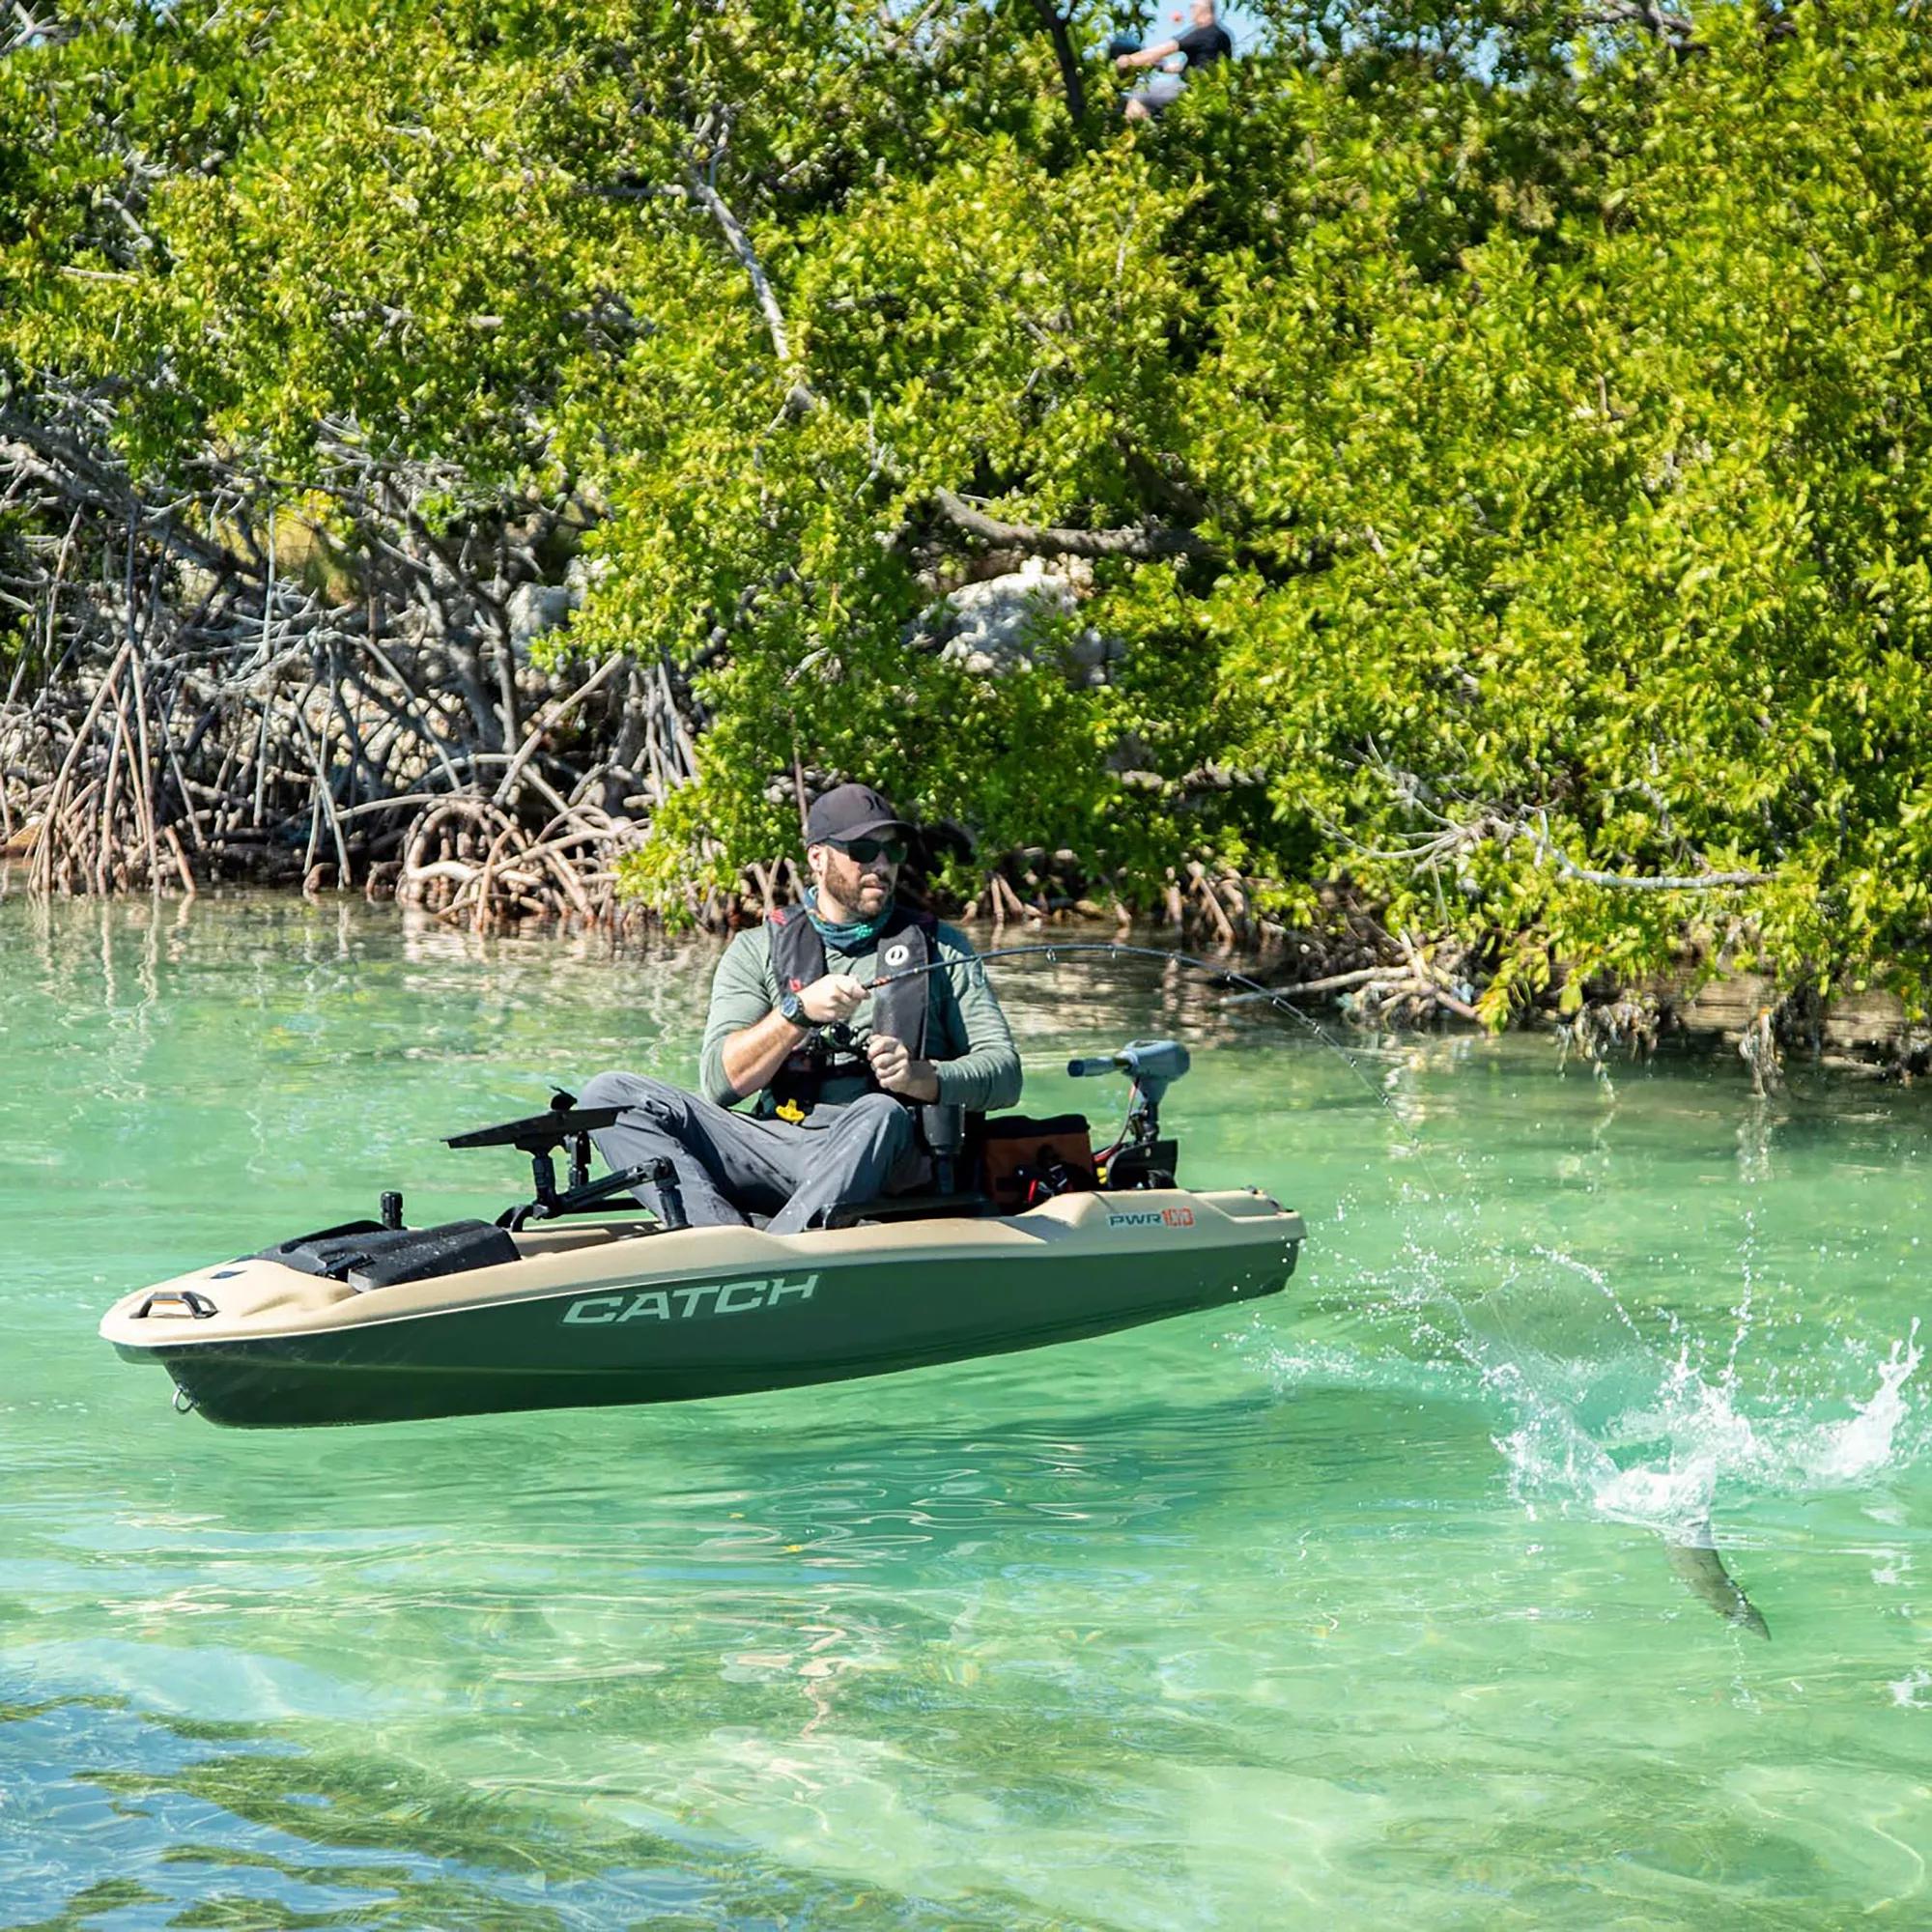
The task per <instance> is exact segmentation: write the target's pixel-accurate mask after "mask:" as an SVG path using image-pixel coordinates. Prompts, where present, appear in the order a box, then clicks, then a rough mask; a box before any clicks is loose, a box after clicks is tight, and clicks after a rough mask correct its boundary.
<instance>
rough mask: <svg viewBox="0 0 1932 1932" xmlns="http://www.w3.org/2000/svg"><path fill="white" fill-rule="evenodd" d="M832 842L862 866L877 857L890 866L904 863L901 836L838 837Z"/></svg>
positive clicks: (903, 848)
mask: <svg viewBox="0 0 1932 1932" xmlns="http://www.w3.org/2000/svg"><path fill="white" fill-rule="evenodd" d="M832 842H833V843H834V844H835V845H837V846H838V849H839V851H841V852H845V853H849V854H850V855H851V857H853V858H854V859H856V860H858V862H859V863H860V865H862V866H869V865H871V864H872V863H873V862H874V861H875V860H879V859H883V860H885V861H886V863H887V864H888V865H892V866H902V865H904V864H905V855H906V845H905V840H904V839H903V838H849V839H845V838H838V839H834V840H833V841H832Z"/></svg>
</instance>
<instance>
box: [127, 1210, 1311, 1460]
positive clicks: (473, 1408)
mask: <svg viewBox="0 0 1932 1932" xmlns="http://www.w3.org/2000/svg"><path fill="white" fill-rule="evenodd" d="M1302 1234H1303V1230H1302V1224H1301V1221H1300V1217H1299V1216H1298V1215H1295V1214H1293V1213H1292V1212H1288V1211H1285V1210H1283V1209H1282V1208H1279V1207H1277V1206H1276V1204H1275V1203H1274V1202H1272V1201H1270V1200H1268V1199H1267V1198H1266V1197H1265V1196H1263V1195H1259V1194H1254V1193H1251V1192H1230V1193H1225V1194H1191V1193H1187V1192H1185V1191H1183V1190H1180V1189H1166V1190H1146V1191H1141V1192H1135V1193H1121V1194H1112V1195H1109V1194H1088V1195H1080V1196H1062V1197H1060V1198H1059V1199H1057V1200H1055V1201H1052V1202H1048V1203H1045V1204H1043V1205H1042V1206H1041V1207H1039V1208H1033V1209H1030V1210H1028V1211H1027V1212H1026V1213H1023V1214H1016V1215H1011V1216H1004V1217H991V1216H988V1217H984V1218H978V1219H964V1220H961V1219H953V1220H931V1221H925V1220H921V1221H912V1222H900V1223H881V1224H878V1225H861V1226H859V1227H856V1228H848V1229H840V1230H827V1231H814V1232H812V1233H809V1234H803V1235H795V1236H767V1235H765V1234H763V1233H762V1232H760V1231H756V1230H753V1229H741V1228H730V1229H724V1228H701V1229H696V1228H695V1229H688V1230H681V1231H679V1232H677V1233H675V1234H666V1233H648V1234H641V1233H640V1231H639V1224H637V1223H635V1222H634V1223H629V1224H623V1225H619V1224H612V1223H598V1224H592V1225H589V1226H574V1227H564V1226H561V1225H557V1226H554V1227H551V1228H539V1229H534V1230H531V1231H528V1232H526V1234H523V1235H520V1236H518V1237H517V1245H518V1247H519V1249H520V1250H521V1251H522V1252H520V1255H519V1258H518V1259H517V1260H515V1261H513V1262H508V1263H505V1264H499V1265H497V1266H492V1267H485V1268H479V1269H475V1270H471V1271H469V1272H468V1273H465V1274H459V1275H455V1276H445V1277H441V1278H439V1279H435V1280H428V1281H417V1282H411V1283H407V1284H403V1285H401V1286H396V1287H386V1288H381V1289H377V1290H373V1291H368V1292H360V1293H358V1292H357V1291H356V1290H355V1288H354V1287H353V1286H351V1285H350V1284H349V1283H346V1282H338V1281H333V1280H322V1281H319V1280H317V1279H315V1278H314V1277H312V1276H309V1275H306V1274H299V1273H298V1272H296V1271H295V1270H294V1269H292V1268H289V1267H287V1266H284V1265H283V1264H280V1263H279V1262H276V1261H274V1260H270V1259H267V1258H264V1257H254V1258H250V1259H249V1260H246V1261H242V1262H236V1263H231V1264H226V1265H225V1266H223V1267H217V1268H208V1269H203V1270H200V1271H199V1272H197V1273H195V1274H191V1275H185V1276H182V1277H180V1278H179V1279H178V1280H176V1281H173V1282H169V1283H164V1284H161V1285H160V1286H159V1287H158V1288H157V1289H155V1290H148V1291H143V1292H141V1293H137V1294H133V1295H129V1296H127V1297H126V1298H124V1300H122V1301H121V1302H119V1303H117V1304H116V1306H115V1307H114V1308H113V1309H111V1310H110V1311H109V1312H108V1314H107V1316H106V1317H105V1318H104V1319H103V1321H102V1322H101V1333H102V1335H103V1336H104V1337H105V1338H106V1339H107V1340H109V1341H111V1342H112V1343H113V1344H114V1345H115V1346H116V1348H117V1349H119V1350H120V1351H121V1352H122V1354H124V1355H126V1356H129V1357H132V1358H135V1359H145V1360H152V1361H158V1362H159V1363H161V1364H162V1365H163V1366H164V1367H165V1368H166V1369H167V1371H168V1373H169V1375H170V1376H171V1377H172V1378H173V1380H174V1382H175V1385H176V1388H177V1390H178V1391H179V1396H178V1400H179V1401H181V1402H183V1403H185V1404H187V1405H191V1406H193V1407H195V1408H197V1409H199V1410H200V1411H201V1413H202V1414H203V1415H205V1416H207V1417H208V1418H209V1419H210V1420H211V1421H213V1422H217V1423H222V1424H227V1425H230V1426H234V1427H241V1428H290V1427H298V1428H299V1427H314V1426H322V1425H333V1424H344V1423H362V1422H391V1421H405V1420H412V1419H418V1418H423V1417H429V1416H443V1415H462V1414H476V1413H494V1412H499V1411H505V1410H516V1409H535V1408H556V1407H587V1406H608V1405H612V1404H635V1403H659V1402H684V1401H690V1400H693V1399H696V1398H703V1397H711V1396H723V1395H739V1394H746V1393H751V1392H753V1391H757V1390H766V1389H781V1388H787V1387H795V1386H798V1385H801V1384H807V1383H812V1382H823V1381H835V1380H843V1379H846V1378H855V1377H864V1376H874V1375H883V1374H889V1373H894V1372H896V1371H899V1370H905V1369H913V1368H921V1367H925V1366H928V1365H930V1364H934V1363H940V1362H951V1361H957V1360H961V1359H964V1358H967V1357H970V1356H976V1355H992V1354H1000V1353H1006V1352H1009V1351H1012V1350H1023V1349H1033V1348H1039V1347H1042V1346H1045V1345H1047V1344H1051V1343H1058V1342H1065V1341H1071V1340H1075V1339H1077V1338H1080V1337H1083V1336H1090V1335H1098V1334H1104V1333H1107V1332H1108V1331H1110V1330H1114V1329H1120V1328H1125V1327H1131V1326H1134V1325H1136V1324H1138V1323H1141V1322H1146V1321H1161V1320H1164V1319H1167V1318H1169V1317H1172V1316H1178V1315H1184V1314H1189V1313H1194V1312H1198V1311H1202V1310H1212V1309H1225V1308H1227V1307H1229V1306H1231V1305H1233V1304H1234V1303H1236V1302H1240V1301H1245V1300H1251V1299H1254V1298H1256V1297H1258V1296H1262V1295H1266V1294H1273V1293H1279V1292H1280V1290H1281V1289H1282V1288H1284V1287H1285V1286H1286V1285H1287V1282H1288V1279H1289V1277H1290V1275H1291V1274H1292V1273H1293V1269H1294V1264H1295V1260H1296V1257H1297V1254H1298V1251H1299V1247H1300V1242H1301V1239H1302ZM203 1311H208V1312H206V1313H204V1312H203Z"/></svg>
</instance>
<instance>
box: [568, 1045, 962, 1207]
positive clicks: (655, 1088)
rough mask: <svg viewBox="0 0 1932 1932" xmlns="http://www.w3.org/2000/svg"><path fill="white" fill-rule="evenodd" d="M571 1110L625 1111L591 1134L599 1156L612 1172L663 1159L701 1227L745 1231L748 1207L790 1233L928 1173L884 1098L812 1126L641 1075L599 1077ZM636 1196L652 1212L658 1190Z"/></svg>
mask: <svg viewBox="0 0 1932 1932" xmlns="http://www.w3.org/2000/svg"><path fill="white" fill-rule="evenodd" d="M577 1104H578V1105H579V1106H580V1107H622V1108H623V1109H624V1114H623V1118H622V1119H621V1120H619V1121H617V1122H615V1123H614V1124H613V1125H611V1126H608V1127H605V1128H602V1129H601V1130H600V1131H599V1132H597V1133H594V1134H592V1135H591V1137H590V1138H591V1139H592V1140H594V1141H595V1142H596V1143H597V1151H598V1152H599V1153H601V1154H602V1155H603V1156H604V1158H605V1160H606V1161H607V1162H608V1163H609V1164H610V1165H611V1168H612V1169H616V1168H620V1167H636V1166H638V1165H639V1164H640V1163H642V1162H644V1161H647V1160H655V1159H657V1158H658V1157H659V1156H660V1155H662V1154H668V1156H669V1157H670V1161H671V1164H672V1165H673V1166H674V1167H675V1168H676V1169H677V1183H678V1188H679V1190H680V1191H681V1193H682V1194H683V1196H684V1211H685V1212H686V1213H687V1214H688V1215H690V1217H691V1222H692V1225H693V1226H694V1227H697V1228H712V1227H721V1226H733V1227H740V1228H742V1227H743V1226H744V1225H745V1214H746V1211H748V1210H749V1211H751V1212H754V1213H759V1214H769V1215H770V1216H771V1220H770V1222H769V1223H768V1224H767V1232H768V1233H770V1234H774V1235H796V1234H798V1233H799V1232H800V1231H801V1230H802V1229H805V1228H816V1227H821V1226H823V1225H824V1222H825V1218H826V1216H827V1215H828V1214H829V1213H830V1212H831V1211H832V1209H833V1208H842V1207H846V1206H849V1205H855V1204H858V1203H862V1202H867V1201H876V1200H877V1199H878V1198H879V1197H880V1196H881V1195H882V1194H891V1193H895V1192H898V1191H900V1190H902V1189H905V1188H908V1187H912V1186H916V1185H917V1184H918V1183H919V1181H920V1180H921V1179H922V1178H923V1172H924V1160H923V1156H922V1155H921V1154H920V1152H919V1151H918V1149H917V1147H916V1145H915V1142H914V1136H913V1122H912V1115H911V1113H910V1112H909V1111H908V1110H907V1109H906V1107H905V1106H904V1105H903V1104H902V1103H901V1102H899V1101H897V1100H895V1099H894V1098H893V1096H892V1095H891V1094H861V1095H860V1096H859V1097H858V1098H857V1099H856V1100H853V1101H851V1102H849V1103H848V1104H846V1105H845V1106H842V1107H819V1108H817V1109H815V1110H814V1111H813V1113H812V1116H811V1120H812V1124H811V1125H810V1126H800V1125H797V1124H795V1123H794V1122H790V1121H761V1120H757V1119H755V1118H754V1117H753V1116H752V1115H750V1114H738V1113H733V1112H732V1111H731V1110H730V1109H729V1108H727V1107H719V1106H714V1105H713V1104H712V1103H711V1102H710V1101H709V1100H702V1099H699V1098H698V1096H697V1095H696V1094H687V1093H686V1092H685V1091H684V1090H683V1089H682V1088H681V1087H673V1086H671V1085H670V1084H669V1083H668V1081H664V1080H653V1079H651V1078H650V1076H649V1075H648V1074H643V1073H600V1074H598V1075H597V1076H596V1077H595V1078H594V1079H592V1080H590V1081H589V1082H587V1083H586V1084H585V1086H584V1088H583V1091H582V1094H580V1095H579V1096H578V1102H577ZM638 1192H639V1195H640V1196H641V1197H642V1199H643V1202H644V1205H645V1206H646V1207H647V1208H656V1207H657V1206H658V1202H657V1198H656V1196H657V1190H656V1189H655V1188H652V1187H645V1186H640V1187H639V1189H638Z"/></svg>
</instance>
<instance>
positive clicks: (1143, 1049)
mask: <svg viewBox="0 0 1932 1932" xmlns="http://www.w3.org/2000/svg"><path fill="white" fill-rule="evenodd" d="M1190 1065H1192V1062H1191V1061H1190V1060H1189V1059H1188V1054H1187V1049H1186V1048H1185V1047H1184V1046H1182V1045H1181V1044H1180V1042H1179V1040H1174V1039H1130V1040H1129V1041H1128V1042H1127V1043H1126V1045H1125V1046H1123V1047H1121V1048H1119V1049H1118V1050H1117V1051H1116V1052H1113V1053H1106V1054H1096V1055H1094V1056H1093V1057H1091V1058H1088V1059H1076V1060H1069V1061H1068V1062H1067V1063H1066V1070H1067V1072H1068V1073H1070V1074H1072V1075H1073V1077H1074V1078H1075V1079H1076V1080H1085V1079H1091V1078H1093V1077H1094V1076H1095V1075H1098V1074H1103V1073H1124V1074H1126V1075H1127V1076H1128V1078H1129V1079H1131V1080H1132V1081H1133V1083H1134V1084H1133V1091H1132V1094H1131V1095H1130V1096H1129V1098H1128V1101H1127V1124H1126V1130H1125V1132H1124V1133H1123V1134H1122V1136H1121V1138H1120V1139H1119V1140H1118V1141H1117V1142H1115V1144H1114V1145H1113V1146H1112V1147H1111V1148H1109V1149H1107V1150H1106V1151H1105V1152H1104V1153H1102V1154H1101V1155H1100V1156H1099V1159H1100V1176H1101V1181H1102V1184H1103V1185H1105V1186H1107V1187H1172V1186H1173V1185H1174V1184H1175V1168H1176V1166H1177V1164H1178V1161H1179V1151H1180V1150H1179V1144H1178V1143H1177V1142H1175V1141H1172V1140H1163V1139H1162V1138H1161V1136H1160V1103H1161V1101H1162V1100H1163V1099H1165V1098H1166V1096H1167V1090H1168V1089H1169V1088H1170V1087H1172V1086H1173V1085H1174V1083H1175V1082H1176V1081H1177V1080H1179V1078H1180V1076H1181V1075H1182V1074H1183V1073H1185V1072H1186V1071H1187V1069H1188V1067H1189V1066H1190Z"/></svg>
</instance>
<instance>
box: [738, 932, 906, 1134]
mask: <svg viewBox="0 0 1932 1932" xmlns="http://www.w3.org/2000/svg"><path fill="white" fill-rule="evenodd" d="M936 923H937V922H936V921H935V920H934V919H933V917H932V915H931V914H930V913H929V912H914V911H912V910H911V909H910V908H909V907H905V906H900V907H896V908H895V910H894V912H893V916H892V918H891V919H889V920H888V921H887V922H886V923H885V925H884V926H883V927H882V928H881V929H880V932H879V937H878V949H879V950H878V954H877V958H878V971H879V972H880V973H881V974H889V973H910V972H911V971H912V969H913V968H914V967H916V966H923V965H925V964H926V963H927V962H928V961H929V960H930V959H931V957H932V934H933V929H934V926H935V925H936ZM765 924H766V926H767V927H768V928H769V929H770V932H771V936H772V974H773V977H774V978H776V980H778V982H779V990H780V991H781V992H783V991H785V990H786V989H787V988H789V990H790V991H792V992H794V993H802V992H804V991H805V989H806V988H807V987H808V986H809V985H810V984H811V982H812V981H813V980H822V979H824V977H825V974H826V971H827V967H826V961H825V941H824V940H823V939H821V938H820V937H819V934H818V928H817V927H816V926H815V925H813V924H812V923H811V919H810V915H809V914H808V913H807V912H806V910H805V908H804V907H803V906H775V907H773V909H772V910H771V911H770V912H769V913H767V914H766V915H765ZM925 982H926V975H924V974H923V973H921V974H919V975H917V977H914V978H910V979H904V980H894V981H893V982H892V984H890V985H887V986H880V987H879V988H877V989H876V990H875V991H874V992H873V994H872V1031H873V1032H874V1033H878V1034H890V1035H891V1036H892V1037H893V1038H895V1039H899V1040H903V1041H904V1042H905V1049H906V1051H907V1052H908V1053H909V1054H911V1055H912V1057H913V1058H914V1059H915V1060H923V1059H924V1057H925V1023H926V1015H927V1012H928V1010H929V1002H930V999H931V989H930V987H928V986H927V985H926V983H925ZM855 1078H856V1079H861V1080H864V1081H865V1082H866V1083H867V1086H868V1087H869V1088H872V1089H874V1090H876V1089H877V1086H878V1083H877V1082H876V1081H875V1080H874V1079H873V1078H872V1064H871V1062H870V1061H868V1060H867V1058H866V1056H865V1054H864V1053H863V1052H861V1051H860V1050H859V1049H858V1048H856V1047H854V1046H852V1045H850V1044H849V1043H840V1042H838V1041H837V1040H836V1039H834V1038H828V1037H826V1035H825V1034H823V1033H819V1032H816V1031H814V1032H812V1033H809V1034H807V1035H806V1037H805V1038H804V1039H803V1040H802V1041H801V1042H800V1043H799V1045H798V1046H797V1047H796V1048H795V1049H794V1050H793V1051H792V1052H791V1053H789V1054H787V1055H786V1056H785V1059H784V1062H783V1064H782V1065H781V1066H780V1067H779V1070H778V1072H777V1073H776V1074H774V1075H773V1077H772V1083H771V1085H770V1086H769V1087H768V1088H767V1089H766V1090H765V1094H766V1107H767V1110H768V1111H769V1112H771V1113H775V1114H776V1115H777V1116H778V1117H779V1118H780V1119H781V1120H785V1121H802V1120H804V1119H805V1117H806V1116H807V1115H808V1114H809V1113H810V1112H811V1110H812V1109H813V1108H814V1107H815V1106H817V1105H818V1102H819V1099H820V1097H821V1096H822V1094H824V1091H825V1089H826V1086H827V1085H828V1084H829V1083H830V1082H832V1081H835V1080H851V1079H855Z"/></svg>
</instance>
